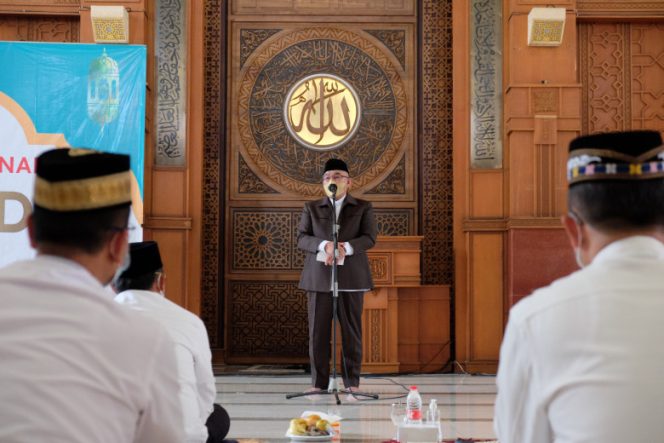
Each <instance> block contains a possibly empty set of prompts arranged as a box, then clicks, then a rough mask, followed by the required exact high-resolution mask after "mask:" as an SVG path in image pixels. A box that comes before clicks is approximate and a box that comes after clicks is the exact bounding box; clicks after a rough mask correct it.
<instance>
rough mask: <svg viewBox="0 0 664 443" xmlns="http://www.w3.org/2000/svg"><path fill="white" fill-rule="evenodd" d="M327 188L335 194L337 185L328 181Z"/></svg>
mask: <svg viewBox="0 0 664 443" xmlns="http://www.w3.org/2000/svg"><path fill="white" fill-rule="evenodd" d="M327 189H328V190H329V191H330V193H331V194H332V195H336V193H337V185H335V184H334V183H330V186H328V187H327Z"/></svg>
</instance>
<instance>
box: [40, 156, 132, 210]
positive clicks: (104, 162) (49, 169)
mask: <svg viewBox="0 0 664 443" xmlns="http://www.w3.org/2000/svg"><path fill="white" fill-rule="evenodd" d="M35 172H36V175H37V177H36V178H35V198H34V203H35V206H36V207H40V208H43V209H48V210H50V211H55V212H69V213H71V212H78V211H91V210H95V209H102V208H111V207H122V206H129V205H130V204H131V172H130V170H129V156H128V155H124V154H110V153H106V152H99V151H94V150H91V149H78V148H56V149H52V150H50V151H46V152H44V153H43V154H41V155H40V156H39V157H37V162H36V167H35Z"/></svg>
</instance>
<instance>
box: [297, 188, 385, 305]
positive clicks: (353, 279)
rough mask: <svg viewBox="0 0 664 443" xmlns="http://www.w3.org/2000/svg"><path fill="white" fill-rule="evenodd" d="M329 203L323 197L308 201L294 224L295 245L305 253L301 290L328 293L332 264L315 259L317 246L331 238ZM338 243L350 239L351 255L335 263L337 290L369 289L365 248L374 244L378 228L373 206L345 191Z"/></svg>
mask: <svg viewBox="0 0 664 443" xmlns="http://www.w3.org/2000/svg"><path fill="white" fill-rule="evenodd" d="M333 210H334V208H333V206H332V202H331V201H330V199H329V198H327V197H325V198H322V199H320V200H316V201H311V202H307V203H306V204H305V205H304V209H303V210H302V217H301V218H300V224H299V225H298V227H297V246H298V248H300V249H302V250H303V251H305V252H306V255H307V256H306V258H305V261H304V269H303V271H302V275H301V276H300V285H299V287H300V289H304V290H305V291H316V292H329V291H330V288H331V279H332V266H325V263H323V262H319V261H316V254H317V253H318V245H320V242H322V241H323V240H329V241H332V218H333V213H332V211H333ZM338 224H339V239H338V240H339V242H340V243H342V242H349V243H350V245H351V246H352V247H353V255H348V256H346V258H345V260H344V264H343V266H338V267H337V270H338V282H339V290H340V291H343V290H353V289H371V288H373V280H372V279H371V270H370V269H369V260H368V258H367V254H366V251H367V250H368V249H370V248H372V247H373V245H374V244H376V235H377V227H376V221H375V219H374V214H373V207H372V206H371V203H370V202H368V201H366V200H361V199H358V198H355V197H353V196H352V195H350V194H346V199H345V200H344V202H343V204H342V206H341V213H340V215H339V220H338Z"/></svg>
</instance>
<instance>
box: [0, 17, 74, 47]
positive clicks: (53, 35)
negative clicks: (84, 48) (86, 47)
mask: <svg viewBox="0 0 664 443" xmlns="http://www.w3.org/2000/svg"><path fill="white" fill-rule="evenodd" d="M0 40H12V41H26V42H28V41H35V42H78V41H79V18H78V16H38V15H0Z"/></svg>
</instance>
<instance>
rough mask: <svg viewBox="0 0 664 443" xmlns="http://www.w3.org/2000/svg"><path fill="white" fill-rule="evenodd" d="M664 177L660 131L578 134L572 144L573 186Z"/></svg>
mask: <svg viewBox="0 0 664 443" xmlns="http://www.w3.org/2000/svg"><path fill="white" fill-rule="evenodd" d="M661 177H664V145H663V144H662V136H661V134H660V133H659V132H657V131H624V132H607V133H602V134H593V135H586V136H581V137H577V138H575V139H574V140H572V141H571V142H570V144H569V160H568V161H567V181H568V182H569V185H570V186H571V185H573V184H575V183H580V182H585V181H591V180H592V181H595V180H648V179H653V178H661Z"/></svg>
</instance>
